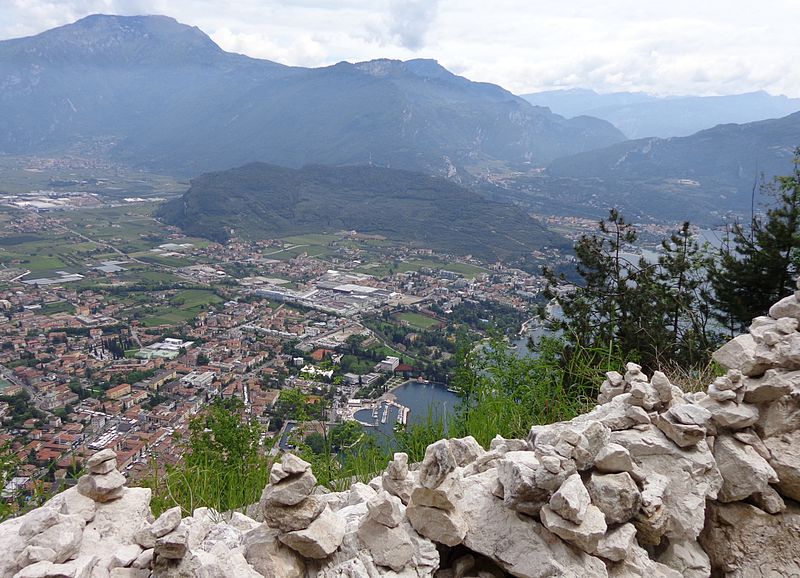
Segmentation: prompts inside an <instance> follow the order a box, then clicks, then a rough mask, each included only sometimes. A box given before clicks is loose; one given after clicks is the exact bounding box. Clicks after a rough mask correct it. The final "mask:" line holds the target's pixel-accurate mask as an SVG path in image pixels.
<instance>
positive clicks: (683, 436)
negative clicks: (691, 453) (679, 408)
mask: <svg viewBox="0 0 800 578" xmlns="http://www.w3.org/2000/svg"><path fill="white" fill-rule="evenodd" d="M670 411H671V410H670ZM655 424H656V426H658V429H660V430H661V431H662V432H664V434H665V435H666V436H667V437H668V438H669V439H671V440H672V441H673V442H675V443H676V444H677V445H679V446H680V447H682V448H685V447H689V446H694V445H697V444H698V443H699V442H700V441H702V440H704V439H705V437H706V428H705V427H703V426H699V425H696V424H684V423H681V422H679V421H678V420H677V419H676V418H675V417H674V416H673V415H672V414H671V413H669V412H667V413H661V414H658V417H657V418H656V420H655Z"/></svg>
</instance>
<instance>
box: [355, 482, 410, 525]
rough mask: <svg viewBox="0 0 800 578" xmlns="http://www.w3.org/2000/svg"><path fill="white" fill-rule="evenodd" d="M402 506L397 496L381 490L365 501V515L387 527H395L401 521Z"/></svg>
mask: <svg viewBox="0 0 800 578" xmlns="http://www.w3.org/2000/svg"><path fill="white" fill-rule="evenodd" d="M418 489H422V488H418ZM402 507H403V505H402V503H401V502H400V499H399V498H397V497H396V496H392V495H391V494H388V493H387V492H382V493H380V494H376V495H375V496H374V497H373V498H371V499H370V500H369V501H368V502H367V512H368V514H367V516H368V517H369V519H370V520H372V521H374V522H376V523H378V524H382V525H384V526H386V527H388V528H396V527H397V526H399V525H400V522H402V521H403V512H402Z"/></svg>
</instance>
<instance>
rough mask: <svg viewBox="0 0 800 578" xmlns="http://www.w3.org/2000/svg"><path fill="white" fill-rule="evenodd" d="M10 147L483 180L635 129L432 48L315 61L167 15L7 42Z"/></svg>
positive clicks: (87, 22) (194, 165)
mask: <svg viewBox="0 0 800 578" xmlns="http://www.w3.org/2000/svg"><path fill="white" fill-rule="evenodd" d="M0 87H2V92H0V153H6V154H43V153H46V154H58V153H63V152H71V153H77V154H83V155H87V154H88V155H95V156H99V157H102V158H109V159H112V160H114V161H118V162H123V163H126V164H129V165H132V166H135V167H142V168H147V169H156V170H159V171H164V172H169V173H173V174H179V175H194V174H198V173H200V172H203V171H208V170H219V169H225V168H229V167H231V166H237V165H241V164H243V163H247V162H251V161H265V162H271V163H276V164H280V165H284V166H293V167H300V166H304V165H306V164H310V163H321V164H332V165H348V164H369V163H372V164H375V165H380V166H389V167H397V168H407V169H413V170H422V171H425V172H428V173H434V174H440V175H444V176H448V177H450V178H455V179H461V180H463V181H465V182H466V181H469V180H470V179H471V178H472V176H471V175H472V174H476V173H477V172H480V171H481V170H484V169H485V168H486V167H488V166H492V165H494V164H497V163H501V164H506V165H509V164H510V165H514V164H519V163H532V164H533V165H534V166H544V165H545V164H546V163H548V162H549V161H551V160H553V159H555V158H557V157H560V156H565V155H570V154H574V153H577V152H581V151H587V150H591V149H593V148H597V147H601V146H606V145H610V144H613V143H615V142H619V141H622V140H624V136H623V135H622V133H620V132H619V131H618V130H617V129H615V128H614V127H613V126H611V125H610V124H609V123H607V122H605V121H601V120H598V119H589V118H580V119H571V120H567V119H564V118H563V117H561V116H558V115H555V114H552V113H551V112H550V111H548V110H546V109H544V108H540V107H534V106H532V105H530V104H529V103H528V102H527V101H525V100H523V99H521V98H519V97H517V96H514V95H513V94H511V93H510V92H508V91H506V90H504V89H502V88H500V87H499V86H495V85H491V84H485V83H475V82H471V81H469V80H467V79H465V78H462V77H459V76H456V75H454V74H452V73H450V72H449V71H447V70H446V69H444V68H443V67H441V66H440V65H439V64H438V63H436V62H435V61H432V60H412V61H408V62H400V61H395V60H375V61H371V62H362V63H357V64H350V63H347V62H341V63H339V64H336V65H334V66H329V67H324V68H317V69H307V68H299V67H290V66H284V65H281V64H277V63H274V62H270V61H266V60H257V59H253V58H248V57H246V56H242V55H239V54H231V53H228V52H225V51H223V50H222V49H220V48H219V46H217V45H216V44H215V43H214V42H213V41H212V40H211V39H210V38H208V36H206V35H205V34H204V33H203V32H201V31H200V30H199V29H197V28H193V27H190V26H186V25H183V24H180V23H179V22H177V21H176V20H174V19H172V18H168V17H164V16H113V15H94V16H88V17H86V18H83V19H81V20H79V21H77V22H75V23H73V24H69V25H66V26H61V27H59V28H55V29H52V30H48V31H46V32H43V33H41V34H37V35H36V36H31V37H27V38H18V39H13V40H6V41H1V42H0Z"/></svg>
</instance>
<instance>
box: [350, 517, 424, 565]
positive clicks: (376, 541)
mask: <svg viewBox="0 0 800 578" xmlns="http://www.w3.org/2000/svg"><path fill="white" fill-rule="evenodd" d="M358 537H359V538H360V539H361V541H362V542H363V543H364V545H366V547H367V548H368V549H369V551H370V554H371V555H372V559H373V560H374V561H375V564H377V565H378V566H387V567H389V568H391V569H392V570H394V571H395V572H399V571H400V570H402V569H403V568H404V567H405V566H406V565H407V564H408V563H409V562H410V561H411V558H412V556H413V555H414V546H413V544H412V543H411V537H410V536H409V535H408V532H406V531H405V528H403V527H402V526H400V525H397V526H393V527H389V526H385V525H383V524H380V523H378V522H376V521H375V520H373V519H371V518H366V519H365V520H364V522H363V523H362V524H361V526H360V527H359V529H358Z"/></svg>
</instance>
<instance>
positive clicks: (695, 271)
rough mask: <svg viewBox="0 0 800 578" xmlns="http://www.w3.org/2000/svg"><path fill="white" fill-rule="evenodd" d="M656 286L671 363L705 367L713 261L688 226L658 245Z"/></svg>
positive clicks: (712, 337) (712, 338) (711, 341)
mask: <svg viewBox="0 0 800 578" xmlns="http://www.w3.org/2000/svg"><path fill="white" fill-rule="evenodd" d="M661 249H662V252H661V256H660V257H659V259H658V266H659V267H658V283H659V285H660V290H661V298H662V299H663V300H664V307H663V310H664V312H665V313H666V315H667V318H666V319H665V321H666V323H667V327H668V328H669V332H670V335H671V341H672V350H671V351H670V352H669V353H670V357H671V359H673V360H674V361H676V362H678V363H681V364H684V365H687V366H690V367H691V366H697V365H701V364H703V363H705V362H706V361H707V360H708V359H709V356H710V353H711V350H712V349H713V348H714V346H715V345H716V337H717V336H716V333H715V332H714V331H712V329H711V327H710V321H711V318H712V307H711V293H712V292H711V284H710V281H709V279H708V271H709V270H710V269H711V267H712V264H713V257H712V255H711V252H710V250H709V247H708V244H707V243H706V244H704V245H702V246H701V245H700V244H699V243H698V241H697V238H696V237H695V236H694V235H693V234H692V232H691V227H690V225H689V223H688V222H685V223H683V225H682V226H681V228H680V229H678V230H677V231H676V232H674V233H672V235H670V238H669V239H664V240H663V241H662V242H661Z"/></svg>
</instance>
